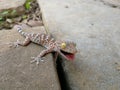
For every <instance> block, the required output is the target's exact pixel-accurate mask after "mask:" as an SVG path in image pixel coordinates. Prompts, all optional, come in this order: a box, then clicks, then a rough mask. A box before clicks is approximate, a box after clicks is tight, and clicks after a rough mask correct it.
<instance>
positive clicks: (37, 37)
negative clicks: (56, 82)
mask: <svg viewBox="0 0 120 90" xmlns="http://www.w3.org/2000/svg"><path fill="white" fill-rule="evenodd" d="M15 29H16V30H17V31H18V32H19V33H20V34H21V35H22V36H24V37H25V40H24V41H22V42H21V41H19V40H17V41H16V42H14V46H15V47H18V46H19V45H21V46H27V45H29V44H30V43H31V42H33V43H36V44H38V45H40V46H43V47H44V48H45V50H43V51H41V52H40V54H39V55H38V56H36V57H31V58H32V59H33V60H32V61H31V63H32V62H36V64H39V62H40V61H42V60H43V57H44V56H45V55H46V54H48V53H51V52H57V53H58V54H60V55H61V56H62V57H64V58H65V59H67V60H74V58H75V54H76V53H77V49H76V43H74V42H72V41H69V40H68V41H66V40H55V39H54V38H53V37H52V36H51V35H50V34H45V33H34V32H32V33H27V32H23V29H22V26H20V25H16V26H15Z"/></svg>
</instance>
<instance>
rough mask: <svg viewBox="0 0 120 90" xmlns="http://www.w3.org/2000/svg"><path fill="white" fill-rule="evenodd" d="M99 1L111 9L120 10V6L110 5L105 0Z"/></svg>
mask: <svg viewBox="0 0 120 90" xmlns="http://www.w3.org/2000/svg"><path fill="white" fill-rule="evenodd" d="M98 1H100V2H102V3H103V4H104V5H106V6H109V7H111V8H118V9H120V6H118V5H115V4H112V3H109V2H105V1H104V0H98Z"/></svg>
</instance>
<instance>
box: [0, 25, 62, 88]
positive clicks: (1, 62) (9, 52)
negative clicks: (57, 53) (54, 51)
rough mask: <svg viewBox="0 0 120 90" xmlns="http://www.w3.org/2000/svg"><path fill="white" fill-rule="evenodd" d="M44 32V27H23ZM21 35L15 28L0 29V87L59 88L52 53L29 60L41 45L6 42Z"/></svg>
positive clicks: (36, 53)
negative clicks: (15, 46)
mask: <svg viewBox="0 0 120 90" xmlns="http://www.w3.org/2000/svg"><path fill="white" fill-rule="evenodd" d="M30 30H31V31H32V32H40V31H41V32H45V30H44V27H35V28H32V29H31V28H28V29H26V31H27V32H31V31H30ZM17 39H19V40H24V38H23V37H22V36H21V35H20V34H19V33H18V32H17V31H16V30H9V31H8V30H2V31H0V90H60V86H59V81H58V77H57V74H56V69H55V67H54V61H53V60H52V55H50V54H49V55H47V56H45V57H46V58H45V60H44V62H40V64H39V66H37V65H36V63H32V64H31V63H30V61H31V57H32V56H37V55H38V54H39V53H40V52H41V51H42V50H43V48H42V47H41V46H39V45H35V44H32V43H31V44H30V45H29V46H26V47H22V46H19V47H18V48H9V45H8V43H10V42H14V41H16V40H17Z"/></svg>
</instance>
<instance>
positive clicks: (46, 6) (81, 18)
mask: <svg viewBox="0 0 120 90" xmlns="http://www.w3.org/2000/svg"><path fill="white" fill-rule="evenodd" d="M38 1H39V4H40V7H41V10H42V14H43V20H44V24H45V26H46V27H47V29H48V30H49V32H50V33H52V34H53V36H54V37H56V38H61V39H71V40H73V41H75V42H76V43H77V47H78V48H79V49H80V53H78V54H77V55H76V59H75V60H74V61H73V62H70V61H64V62H63V66H64V71H65V74H66V76H67V79H68V83H69V85H70V88H71V90H120V71H119V70H120V42H119V40H120V30H119V29H120V9H119V8H112V7H108V6H107V5H104V4H103V2H100V1H96V0H38Z"/></svg>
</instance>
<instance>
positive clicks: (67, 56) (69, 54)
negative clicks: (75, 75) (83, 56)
mask: <svg viewBox="0 0 120 90" xmlns="http://www.w3.org/2000/svg"><path fill="white" fill-rule="evenodd" d="M61 52H62V54H63V55H64V56H65V57H66V58H67V59H68V60H74V58H75V55H74V54H72V53H68V52H65V51H62V50H61Z"/></svg>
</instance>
